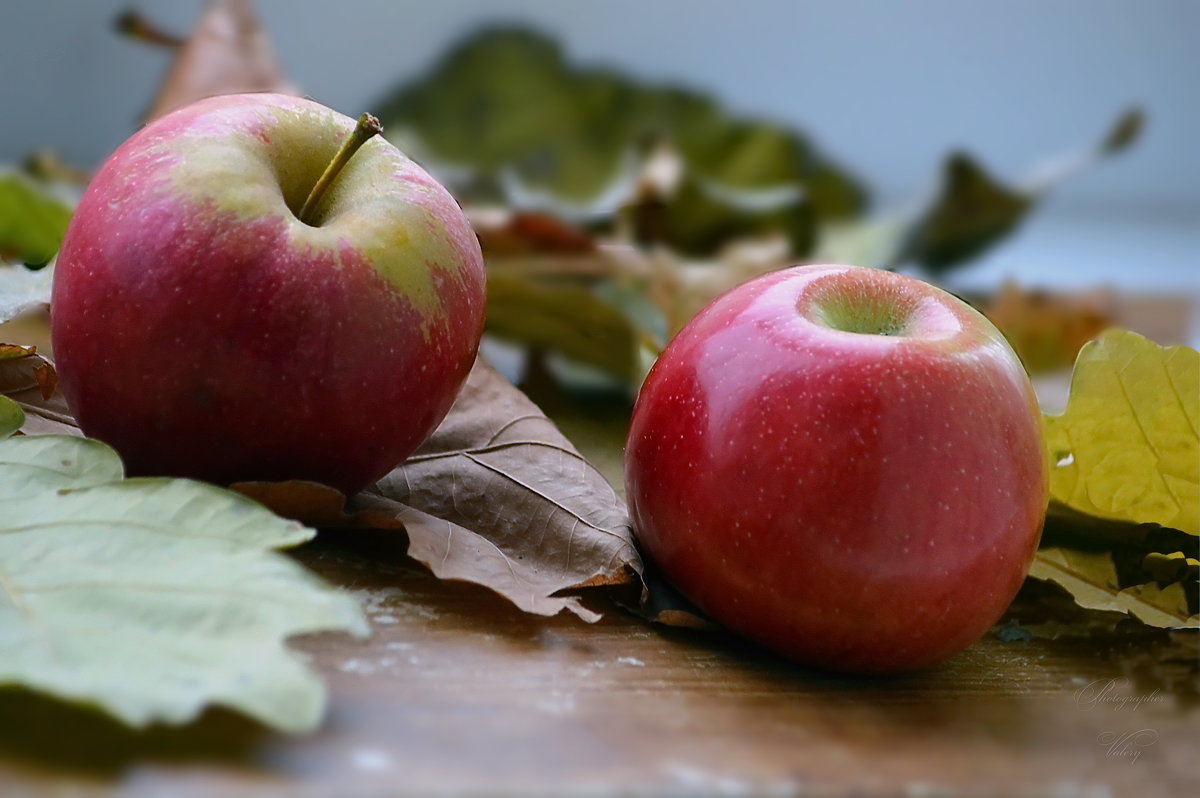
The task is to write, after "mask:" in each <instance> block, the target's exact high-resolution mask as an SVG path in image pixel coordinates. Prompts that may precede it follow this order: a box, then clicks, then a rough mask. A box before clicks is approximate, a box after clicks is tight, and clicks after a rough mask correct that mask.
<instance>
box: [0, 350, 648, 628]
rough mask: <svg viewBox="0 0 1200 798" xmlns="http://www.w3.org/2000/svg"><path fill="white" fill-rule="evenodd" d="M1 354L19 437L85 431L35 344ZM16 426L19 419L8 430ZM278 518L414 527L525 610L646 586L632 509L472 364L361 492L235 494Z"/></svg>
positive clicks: (271, 487) (443, 556)
mask: <svg viewBox="0 0 1200 798" xmlns="http://www.w3.org/2000/svg"><path fill="white" fill-rule="evenodd" d="M16 350H17V351H15V352H13V353H12V354H13V355H14V356H12V357H9V358H7V359H4V358H3V357H2V356H0V395H3V394H8V395H9V396H11V397H13V398H14V399H16V400H18V402H19V404H20V405H21V406H22V407H23V408H24V409H25V410H26V411H27V417H26V420H25V423H24V425H23V426H22V431H24V432H26V433H27V434H30V435H40V434H42V433H43V432H45V431H58V430H63V431H69V432H73V433H74V434H76V435H78V434H79V430H78V429H77V428H76V427H75V426H74V421H73V419H72V418H71V416H70V414H69V413H68V412H66V408H65V404H63V403H62V396H61V394H60V393H57V392H56V393H54V394H53V395H52V396H51V397H50V399H48V400H47V399H44V398H42V396H41V389H40V387H39V386H38V384H37V380H36V377H35V376H34V375H33V371H34V370H35V369H36V368H38V367H39V366H41V365H43V364H45V363H46V362H47V361H46V360H45V359H44V358H41V356H39V355H37V354H36V353H34V352H30V351H29V350H28V349H27V348H24V347H17V348H16ZM9 423H11V422H9ZM233 487H234V489H235V490H237V491H238V492H240V493H243V494H245V495H247V496H249V497H252V498H254V499H255V500H257V501H259V502H261V503H262V504H264V505H266V506H268V507H270V508H271V509H272V510H274V511H275V512H277V513H279V514H280V515H283V516H286V517H289V518H293V519H297V520H300V521H303V522H304V523H307V524H313V525H318V526H322V527H328V528H376V529H396V530H398V531H399V530H401V529H403V530H406V531H407V534H408V537H409V554H410V555H411V556H412V557H413V558H414V559H416V560H418V561H420V562H422V563H424V564H425V565H427V566H428V567H429V568H430V570H432V571H433V573H434V574H435V575H437V576H438V577H440V578H443V579H458V580H462V581H468V582H474V583H476V584H480V585H483V586H484V587H488V588H490V589H492V590H493V591H495V592H497V593H499V594H500V595H502V596H504V597H506V598H508V599H509V600H510V601H512V602H513V603H514V604H516V605H517V606H518V607H520V608H521V609H523V610H525V611H526V612H532V613H536V614H540V615H554V614H556V613H558V612H560V611H562V610H564V609H565V610H568V611H570V612H573V613H575V614H576V615H578V616H579V617H581V618H583V619H585V620H588V621H594V620H596V619H598V618H599V617H600V616H599V615H597V614H596V613H595V612H593V611H591V610H589V609H587V608H586V607H584V606H583V603H582V602H581V601H580V599H579V597H578V596H573V595H566V596H564V595H560V594H561V593H562V592H563V591H569V590H574V589H577V588H584V587H598V586H610V585H631V586H632V588H633V589H634V590H635V591H636V590H637V589H639V588H640V585H641V582H640V577H639V575H640V573H641V567H642V563H641V558H640V557H639V555H638V552H637V549H636V548H635V547H634V544H633V533H632V530H631V529H630V526H629V516H628V510H627V508H626V506H625V502H624V500H623V499H621V498H620V497H619V496H618V495H617V494H616V492H615V491H614V490H613V488H612V486H611V485H610V484H609V483H608V481H607V480H606V479H605V478H604V476H603V475H602V474H601V473H600V472H598V471H597V470H596V469H595V468H594V467H593V466H592V465H591V464H590V463H588V461H587V460H586V459H584V458H583V457H582V456H581V455H580V454H579V453H578V451H577V450H576V449H575V448H574V446H572V445H571V443H570V442H569V441H568V440H567V439H566V438H565V437H563V435H562V434H561V433H560V432H559V431H558V429H557V428H556V427H555V426H554V424H553V423H552V422H551V421H550V420H549V419H548V418H546V416H545V415H544V414H543V413H542V412H541V411H540V410H539V409H538V408H537V406H536V405H535V404H533V402H531V401H530V400H529V399H528V398H526V397H525V395H524V394H523V393H521V392H520V391H519V390H518V389H517V388H516V387H514V386H513V385H512V384H511V383H510V382H508V380H506V379H504V377H502V376H501V375H500V374H498V373H497V372H496V371H495V370H493V369H492V368H491V367H490V366H487V365H485V364H483V363H482V362H480V363H477V364H476V365H475V368H474V369H473V370H472V372H471V375H470V377H469V378H468V380H467V384H466V385H465V386H464V388H463V391H462V393H461V394H460V395H459V397H458V400H457V401H456V402H455V404H454V406H453V407H452V408H451V410H450V413H449V415H448V416H447V417H446V419H445V420H444V421H443V422H442V424H441V426H440V427H438V429H437V431H435V432H434V434H433V437H431V438H430V439H429V441H427V442H426V443H425V445H424V446H423V447H422V448H421V449H420V450H419V451H418V452H417V453H416V454H415V455H413V457H412V458H410V459H409V460H408V461H406V462H405V463H402V464H401V465H400V466H398V467H397V468H396V469H395V470H394V471H393V472H392V473H391V474H389V475H388V476H387V477H385V478H384V479H382V480H381V481H380V482H379V483H378V484H376V485H375V486H373V487H371V488H369V489H367V490H366V491H364V492H362V493H360V494H358V495H357V496H354V497H352V499H351V500H350V503H349V506H346V499H345V497H344V496H343V495H342V494H341V493H339V492H338V491H336V490H335V489H333V488H330V487H328V486H325V485H318V484H316V483H305V482H287V483H239V484H237V485H235V486H233Z"/></svg>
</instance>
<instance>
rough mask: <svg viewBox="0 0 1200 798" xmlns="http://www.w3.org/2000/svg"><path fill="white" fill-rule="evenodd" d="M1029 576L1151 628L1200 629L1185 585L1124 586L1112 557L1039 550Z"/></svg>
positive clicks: (1088, 604)
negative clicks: (1050, 583)
mask: <svg viewBox="0 0 1200 798" xmlns="http://www.w3.org/2000/svg"><path fill="white" fill-rule="evenodd" d="M1029 575H1030V576H1031V577H1033V578H1034V579H1042V580H1046V581H1051V582H1055V583H1057V584H1059V585H1061V586H1062V587H1063V588H1065V589H1066V590H1067V591H1068V592H1069V593H1070V594H1071V596H1072V597H1073V598H1074V599H1075V602H1076V603H1078V604H1079V605H1080V606H1081V607H1085V608H1087V609H1094V610H1108V611H1113V612H1128V613H1130V614H1131V615H1133V616H1134V617H1136V618H1137V619H1138V620H1140V621H1142V622H1143V623H1146V624H1148V625H1150V626H1158V627H1182V626H1197V625H1198V624H1200V618H1198V617H1197V616H1196V615H1195V614H1193V613H1190V612H1189V610H1188V602H1187V597H1186V594H1185V593H1184V589H1183V585H1182V584H1180V583H1178V582H1176V583H1172V584H1170V585H1167V586H1165V587H1160V586H1159V585H1157V584H1155V583H1147V584H1143V585H1133V586H1130V587H1126V588H1123V587H1121V585H1120V583H1119V580H1118V579H1117V569H1116V566H1115V565H1114V564H1113V558H1112V555H1111V554H1109V553H1107V552H1089V551H1077V550H1073V549H1063V548H1054V547H1051V548H1043V549H1039V550H1038V553H1037V555H1036V556H1035V558H1034V561H1033V566H1032V567H1031V568H1030V570H1029Z"/></svg>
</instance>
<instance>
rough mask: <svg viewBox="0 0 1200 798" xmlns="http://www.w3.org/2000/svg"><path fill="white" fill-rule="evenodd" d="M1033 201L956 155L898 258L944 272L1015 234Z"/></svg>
mask: <svg viewBox="0 0 1200 798" xmlns="http://www.w3.org/2000/svg"><path fill="white" fill-rule="evenodd" d="M1032 203H1033V199H1032V198H1031V197H1027V196H1025V195H1023V194H1021V193H1020V192H1018V191H1016V190H1014V189H1011V188H1009V187H1008V186H1005V185H1003V184H1001V183H1000V182H998V181H997V180H996V179H995V178H993V177H992V176H991V175H989V174H988V173H987V172H986V171H984V169H983V167H982V166H981V165H979V164H978V163H977V162H976V161H975V160H974V159H973V158H971V157H970V156H969V155H967V154H965V153H954V154H953V155H951V156H950V157H949V158H948V159H947V160H946V164H945V166H944V167H943V170H942V187H941V191H940V193H939V194H938V197H937V199H936V200H935V201H934V202H933V204H932V205H930V206H929V208H928V209H927V210H926V211H925V214H924V216H923V217H922V218H921V219H920V221H918V222H917V224H916V225H915V226H914V228H913V229H912V230H911V231H910V232H909V233H908V238H907V240H906V241H905V243H904V246H903V249H902V251H901V254H900V256H899V258H898V259H897V260H898V262H901V263H903V262H906V261H909V260H914V261H917V262H919V263H920V264H922V265H923V266H924V267H925V268H926V269H928V270H929V271H931V272H932V273H934V274H939V273H941V272H943V271H946V270H947V269H949V268H950V267H952V266H955V265H957V264H959V263H962V262H964V261H967V260H970V259H971V258H973V257H975V256H977V255H979V254H981V253H982V252H983V251H984V250H986V249H988V248H989V247H990V246H991V245H992V244H994V243H995V242H996V241H998V240H1000V239H1001V238H1003V237H1004V236H1006V235H1008V234H1009V233H1011V232H1012V231H1013V230H1014V229H1015V228H1016V226H1017V224H1018V223H1020V221H1021V220H1022V218H1024V216H1025V212H1026V211H1028V210H1029V208H1030V206H1031V205H1032Z"/></svg>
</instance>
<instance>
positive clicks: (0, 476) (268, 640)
mask: <svg viewBox="0 0 1200 798" xmlns="http://www.w3.org/2000/svg"><path fill="white" fill-rule="evenodd" d="M0 412H2V410H0ZM121 477H122V467H121V462H120V460H119V458H118V457H117V455H116V453H115V452H113V451H112V450H111V449H110V448H109V447H107V446H105V445H104V444H102V443H100V442H98V441H94V440H89V439H86V438H73V437H66V436H35V437H16V438H9V439H7V440H4V441H0V684H12V685H21V686H24V687H27V688H30V689H33V690H38V691H41V692H45V693H49V694H52V695H54V696H57V697H59V698H62V699H66V700H71V701H76V702H80V703H83V704H88V705H93V706H95V707H97V708H99V709H102V710H104V711H106V712H108V713H110V714H112V715H113V716H115V717H117V718H119V719H120V720H122V721H124V722H125V723H128V724H130V725H132V726H145V725H148V724H150V723H152V722H167V723H185V722H187V721H190V720H192V719H193V718H195V717H196V716H197V715H199V714H200V713H201V712H202V711H203V710H204V709H205V708H206V707H207V706H209V705H213V704H219V705H222V706H225V707H228V708H231V709H234V710H237V711H240V712H244V713H245V714H247V715H250V716H252V717H254V718H257V719H258V720H260V721H261V722H263V723H265V724H267V725H270V726H273V727H275V728H278V729H281V730H283V731H289V732H300V731H305V730H308V729H312V728H314V727H315V726H316V725H317V723H318V722H319V720H320V718H321V715H322V712H323V706H324V689H323V686H322V684H321V681H320V679H319V678H318V677H317V676H316V675H315V674H314V673H312V671H311V670H309V668H308V667H307V666H306V665H305V664H304V661H303V659H302V658H301V657H300V656H299V655H297V654H296V653H295V652H292V651H289V650H288V649H287V648H286V647H285V646H284V644H283V642H284V640H285V639H286V638H287V637H290V636H292V635H297V634H304V633H308V632H317V631H325V630H335V629H340V630H349V631H352V632H355V633H363V632H365V622H364V620H363V616H362V614H361V611H360V610H359V608H358V607H357V605H356V604H355V603H354V602H353V600H352V599H350V598H349V597H348V596H346V595H344V594H342V593H339V592H337V591H335V590H332V589H331V588H329V587H328V586H326V585H325V584H323V583H322V582H321V581H320V580H318V579H317V578H316V577H314V576H313V575H311V574H310V573H308V572H307V571H305V570H304V569H303V568H301V567H300V566H299V565H297V564H296V563H295V562H294V561H292V560H291V559H290V558H288V557H285V556H284V555H282V554H278V553H276V552H274V551H272V549H277V548H282V547H286V546H294V545H296V544H299V543H303V542H304V541H306V540H309V539H310V538H311V537H312V536H313V534H314V532H313V530H311V529H308V528H306V527H303V526H300V525H299V524H296V523H294V522H289V521H284V520H282V519H280V518H278V517H276V516H274V515H272V514H271V513H270V512H268V511H267V510H266V509H264V508H263V507H262V506H261V505H258V504H257V503H255V502H252V501H250V500H248V499H246V498H245V497H242V496H240V495H238V494H235V493H232V492H230V491H227V490H223V489H220V488H216V487H213V486H210V485H206V484H203V483H199V482H192V481H188V480H178V479H133V480H123V479H122V478H121Z"/></svg>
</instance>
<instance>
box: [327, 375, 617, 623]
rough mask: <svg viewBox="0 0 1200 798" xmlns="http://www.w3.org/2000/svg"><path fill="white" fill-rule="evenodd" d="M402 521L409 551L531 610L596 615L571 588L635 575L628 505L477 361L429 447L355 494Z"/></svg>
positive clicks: (366, 505)
mask: <svg viewBox="0 0 1200 798" xmlns="http://www.w3.org/2000/svg"><path fill="white" fill-rule="evenodd" d="M351 509H352V510H354V511H370V512H376V513H378V512H385V513H388V514H390V515H391V517H393V518H397V519H399V520H401V521H403V522H404V525H405V528H406V529H407V530H408V535H409V541H410V542H409V554H410V555H411V556H413V557H414V558H415V559H417V560H419V561H421V562H423V563H425V564H426V565H427V566H428V567H429V568H430V570H432V571H433V572H434V574H436V575H437V576H439V577H441V578H443V579H460V580H465V581H471V582H475V583H478V584H482V585H485V586H486V587H489V588H491V589H492V590H495V591H496V592H498V593H500V594H501V595H504V596H506V597H507V598H509V599H510V600H511V601H512V602H513V603H514V604H516V605H517V606H518V607H520V608H521V609H523V610H525V611H526V612H531V613H536V614H539V615H554V614H556V613H558V612H559V611H561V610H563V609H566V610H570V611H571V612H574V613H575V614H576V615H579V616H580V617H581V618H584V619H585V620H595V619H596V618H597V617H598V616H597V615H596V614H595V613H593V612H591V611H590V610H587V609H586V608H585V607H584V606H583V605H582V604H581V602H580V601H579V598H578V597H576V596H563V595H560V594H561V593H562V592H563V591H567V590H572V589H575V588H581V587H594V586H598V585H622V584H628V583H630V582H632V581H636V579H637V574H639V573H640V571H641V558H640V557H639V556H638V553H637V549H636V548H635V547H634V544H633V531H632V529H631V528H630V526H629V515H628V511H627V509H626V507H625V502H624V501H623V500H622V499H621V498H620V497H619V496H617V494H616V492H615V491H614V490H613V488H612V486H611V485H609V483H608V481H607V480H605V478H604V476H603V475H602V474H600V472H599V471H597V470H596V469H595V468H594V467H593V466H592V465H591V464H590V463H588V461H587V460H585V459H584V458H583V456H582V455H580V454H579V452H578V451H576V449H575V447H574V446H572V445H571V443H570V442H569V441H568V440H567V439H566V438H565V437H564V436H563V435H562V433H561V432H559V431H558V428H557V427H555V426H554V423H553V422H551V421H550V420H549V419H548V418H546V416H545V415H543V414H542V412H541V411H540V410H539V409H538V407H537V406H536V405H535V404H533V402H531V401H530V400H529V399H528V398H526V396H525V395H524V394H522V393H521V392H520V391H519V390H517V389H516V388H515V387H514V386H513V385H512V384H511V383H509V382H508V381H507V380H506V379H504V377H502V376H501V375H500V374H498V373H497V372H496V371H495V370H493V369H492V368H491V367H490V366H488V365H486V364H484V363H482V362H481V363H477V364H476V366H475V368H474V370H473V371H472V372H471V376H470V377H469V378H468V380H467V384H466V386H464V388H463V391H462V393H461V394H459V397H458V400H457V401H456V402H455V404H454V407H453V408H452V409H451V410H450V414H449V415H448V416H447V417H446V420H445V421H444V422H442V425H441V426H440V427H438V429H437V431H436V432H434V434H433V437H432V438H430V439H429V440H428V441H427V442H426V443H425V445H424V446H422V447H421V449H420V450H419V451H418V452H417V453H416V454H415V455H413V456H412V457H411V458H409V460H408V461H407V462H405V463H404V464H403V465H401V466H400V467H398V468H397V469H396V470H395V471H393V472H392V473H391V474H389V475H388V476H386V477H384V478H383V479H382V480H380V481H379V482H378V483H377V484H376V485H374V486H373V487H371V488H368V489H367V490H366V491H364V492H363V493H361V494H359V495H358V496H356V497H354V499H353V500H352V501H351Z"/></svg>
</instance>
